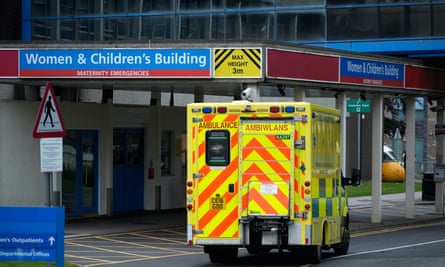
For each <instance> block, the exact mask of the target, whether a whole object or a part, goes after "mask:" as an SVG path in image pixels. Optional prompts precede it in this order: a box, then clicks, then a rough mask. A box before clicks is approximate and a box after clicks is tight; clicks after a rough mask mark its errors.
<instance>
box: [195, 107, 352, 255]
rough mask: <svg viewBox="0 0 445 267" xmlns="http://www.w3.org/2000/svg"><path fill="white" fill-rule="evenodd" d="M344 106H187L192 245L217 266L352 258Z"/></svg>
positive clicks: (349, 180)
mask: <svg viewBox="0 0 445 267" xmlns="http://www.w3.org/2000/svg"><path fill="white" fill-rule="evenodd" d="M340 141H341V140H340V112H339V111H338V110H335V109H331V108H327V107H323V106H319V105H315V104H311V103H307V102H276V103H274V102H270V103H267V102H255V103H253V102H248V101H235V102H230V103H192V104H188V105H187V178H186V179H187V181H186V209H187V242H188V243H189V244H191V245H198V246H202V247H203V248H204V252H205V253H208V254H209V258H210V261H211V262H231V261H234V260H236V258H237V256H238V249H239V248H245V249H247V251H248V252H249V253H252V254H258V253H266V252H269V251H270V250H273V249H277V250H279V251H280V252H283V253H284V252H288V253H293V254H295V256H296V257H297V255H308V256H309V260H310V262H311V263H319V262H320V260H321V257H322V250H326V249H333V250H334V252H335V253H336V254H339V255H343V254H346V253H347V252H348V248H349V238H350V237H349V236H350V234H349V209H348V202H347V198H346V193H345V188H344V186H345V185H357V184H358V183H359V177H353V178H344V177H342V170H341V160H340V159H341V154H340V152H341V144H340Z"/></svg>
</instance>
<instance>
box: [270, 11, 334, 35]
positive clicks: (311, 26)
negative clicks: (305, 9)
mask: <svg viewBox="0 0 445 267" xmlns="http://www.w3.org/2000/svg"><path fill="white" fill-rule="evenodd" d="M324 20H325V16H324V14H323V13H310V14H296V13H278V14H277V37H276V38H277V40H279V41H297V40H321V39H325V37H324V32H325V31H324Z"/></svg>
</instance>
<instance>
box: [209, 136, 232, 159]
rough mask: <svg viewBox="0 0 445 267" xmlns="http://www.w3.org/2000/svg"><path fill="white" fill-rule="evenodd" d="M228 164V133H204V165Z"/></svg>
mask: <svg viewBox="0 0 445 267" xmlns="http://www.w3.org/2000/svg"><path fill="white" fill-rule="evenodd" d="M229 163H230V133H229V131H227V130H214V131H207V132H206V164H207V165H209V166H227V165H229Z"/></svg>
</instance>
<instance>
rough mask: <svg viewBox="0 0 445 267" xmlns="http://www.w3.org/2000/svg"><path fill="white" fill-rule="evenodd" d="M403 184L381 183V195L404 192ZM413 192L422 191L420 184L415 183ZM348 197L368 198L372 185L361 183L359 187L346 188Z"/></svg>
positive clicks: (368, 182)
mask: <svg viewBox="0 0 445 267" xmlns="http://www.w3.org/2000/svg"><path fill="white" fill-rule="evenodd" d="M405 186H406V185H405V183H383V182H382V194H383V195H386V194H397V193H404V192H405ZM415 191H422V183H418V182H417V183H415ZM346 192H348V197H361V196H370V195H371V193H372V183H371V182H370V181H367V182H362V183H361V185H359V186H347V187H346Z"/></svg>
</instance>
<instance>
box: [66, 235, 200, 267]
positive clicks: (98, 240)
mask: <svg viewBox="0 0 445 267" xmlns="http://www.w3.org/2000/svg"><path fill="white" fill-rule="evenodd" d="M184 233H185V230H184V228H183V227H181V228H169V229H157V230H147V231H137V232H130V233H119V234H106V235H97V236H82V237H75V238H66V239H65V259H66V260H68V261H70V262H73V263H76V264H80V265H82V266H84V267H93V266H105V265H106V266H109V265H113V264H119V263H128V262H136V261H144V260H154V259H162V258H170V257H177V256H184V255H194V254H202V248H198V247H193V246H188V245H187V244H186V242H185V234H184Z"/></svg>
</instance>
